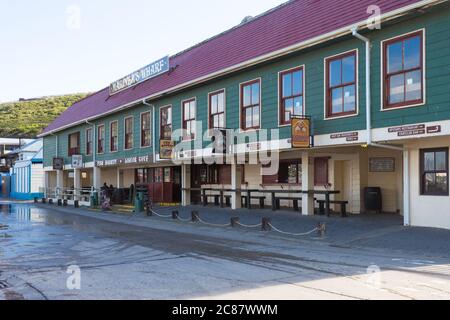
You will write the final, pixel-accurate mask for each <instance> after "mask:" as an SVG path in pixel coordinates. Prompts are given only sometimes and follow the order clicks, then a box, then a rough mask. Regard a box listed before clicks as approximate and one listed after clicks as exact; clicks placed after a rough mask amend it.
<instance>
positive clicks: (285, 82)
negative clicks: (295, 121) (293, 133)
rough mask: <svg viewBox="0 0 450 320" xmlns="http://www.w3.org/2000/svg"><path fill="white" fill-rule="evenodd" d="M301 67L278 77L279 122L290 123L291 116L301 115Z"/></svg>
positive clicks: (302, 112)
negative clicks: (279, 96) (279, 91)
mask: <svg viewBox="0 0 450 320" xmlns="http://www.w3.org/2000/svg"><path fill="white" fill-rule="evenodd" d="M303 85H304V84H303V68H297V69H294V70H290V71H286V72H284V73H282V74H281V77H280V88H281V98H280V104H281V105H280V124H282V125H284V124H290V123H291V116H294V115H296V116H302V115H303V114H304V111H303V110H304V109H303Z"/></svg>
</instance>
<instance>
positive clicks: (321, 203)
mask: <svg viewBox="0 0 450 320" xmlns="http://www.w3.org/2000/svg"><path fill="white" fill-rule="evenodd" d="M317 203H318V204H319V214H321V215H324V214H325V205H326V201H325V200H317ZM330 204H338V205H340V206H341V216H342V217H343V218H345V217H347V205H348V201H330Z"/></svg>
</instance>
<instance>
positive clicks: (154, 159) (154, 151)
mask: <svg viewBox="0 0 450 320" xmlns="http://www.w3.org/2000/svg"><path fill="white" fill-rule="evenodd" d="M142 104H143V105H145V106H147V107H150V108H152V148H153V163H154V164H155V163H156V137H155V135H156V130H155V123H156V122H155V105H154V104H150V103H148V102H147V101H145V99H144V100H142Z"/></svg>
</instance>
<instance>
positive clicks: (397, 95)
mask: <svg viewBox="0 0 450 320" xmlns="http://www.w3.org/2000/svg"><path fill="white" fill-rule="evenodd" d="M390 79H391V83H390V95H389V103H390V104H394V103H400V102H404V101H405V75H404V74H399V75H396V76H392V77H391V78H390Z"/></svg>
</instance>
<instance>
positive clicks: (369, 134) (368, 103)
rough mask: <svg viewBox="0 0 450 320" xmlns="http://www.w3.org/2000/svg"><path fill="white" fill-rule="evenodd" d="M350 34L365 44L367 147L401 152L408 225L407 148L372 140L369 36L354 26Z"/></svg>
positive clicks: (409, 222) (404, 209) (405, 222)
mask: <svg viewBox="0 0 450 320" xmlns="http://www.w3.org/2000/svg"><path fill="white" fill-rule="evenodd" d="M351 31H352V35H353V36H354V37H356V38H358V39H359V40H361V41H364V42H365V44H366V131H367V132H366V135H367V137H366V139H367V140H366V141H367V142H366V144H367V147H369V146H373V147H379V148H385V149H390V150H397V151H402V152H403V215H404V225H405V226H409V225H410V224H411V220H410V189H409V188H410V178H409V150H408V149H407V148H405V147H398V146H393V145H386V144H380V143H376V142H373V141H372V118H371V117H372V96H371V91H372V89H371V82H370V79H371V55H370V50H371V47H372V44H371V41H370V39H369V38H367V37H364V36H363V35H361V34H359V33H358V28H357V27H355V28H353V29H352V30H351Z"/></svg>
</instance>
